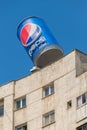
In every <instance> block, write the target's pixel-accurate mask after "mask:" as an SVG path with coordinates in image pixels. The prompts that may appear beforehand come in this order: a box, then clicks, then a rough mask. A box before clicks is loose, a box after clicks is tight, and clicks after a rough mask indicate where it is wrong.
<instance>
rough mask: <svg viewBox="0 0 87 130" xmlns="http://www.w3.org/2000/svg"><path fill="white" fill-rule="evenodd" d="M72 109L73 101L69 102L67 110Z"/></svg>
mask: <svg viewBox="0 0 87 130" xmlns="http://www.w3.org/2000/svg"><path fill="white" fill-rule="evenodd" d="M71 107H72V101H71V100H70V101H68V102H67V109H70V108H71Z"/></svg>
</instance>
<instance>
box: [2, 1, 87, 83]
mask: <svg viewBox="0 0 87 130" xmlns="http://www.w3.org/2000/svg"><path fill="white" fill-rule="evenodd" d="M29 16H38V17H41V18H43V19H44V20H45V22H46V23H47V25H48V27H49V28H50V30H51V32H52V33H53V35H54V36H55V37H56V39H57V40H58V43H59V44H60V45H61V46H62V48H63V50H64V55H66V54H67V53H69V52H70V51H72V50H73V49H79V50H81V51H83V52H84V53H87V0H1V1H0V85H1V84H5V83H7V82H9V81H12V80H17V79H20V78H22V77H24V76H26V75H29V74H30V69H31V68H32V66H33V63H32V61H31V60H30V58H29V56H28V55H27V53H26V52H25V50H24V48H23V47H22V46H21V44H20V41H19V40H18V38H17V36H16V33H17V26H18V24H19V23H20V21H22V20H23V19H24V18H26V17H29Z"/></svg>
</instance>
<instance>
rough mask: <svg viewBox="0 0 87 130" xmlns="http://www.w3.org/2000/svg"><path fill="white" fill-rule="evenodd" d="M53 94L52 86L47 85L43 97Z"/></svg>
mask: <svg viewBox="0 0 87 130" xmlns="http://www.w3.org/2000/svg"><path fill="white" fill-rule="evenodd" d="M53 93H54V85H53V84H52V85H49V86H47V87H45V88H44V89H43V97H47V96H49V95H51V94H53Z"/></svg>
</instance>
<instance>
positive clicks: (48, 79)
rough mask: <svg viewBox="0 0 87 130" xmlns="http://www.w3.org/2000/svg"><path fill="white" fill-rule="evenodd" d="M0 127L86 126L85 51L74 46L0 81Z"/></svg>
mask: <svg viewBox="0 0 87 130" xmlns="http://www.w3.org/2000/svg"><path fill="white" fill-rule="evenodd" d="M0 130H87V55H86V54H84V53H82V52H80V51H78V50H74V51H72V52H71V53H69V54H68V55H66V56H64V57H63V58H61V59H60V60H58V61H56V62H54V63H53V64H50V65H49V66H47V67H45V68H43V69H41V70H39V71H37V72H35V73H32V74H31V75H29V76H27V77H24V78H22V79H19V80H17V81H12V82H9V83H7V84H5V85H2V86H1V87H0Z"/></svg>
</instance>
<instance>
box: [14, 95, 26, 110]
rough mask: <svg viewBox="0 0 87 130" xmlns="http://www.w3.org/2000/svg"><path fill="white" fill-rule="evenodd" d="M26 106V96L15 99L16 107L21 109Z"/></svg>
mask: <svg viewBox="0 0 87 130" xmlns="http://www.w3.org/2000/svg"><path fill="white" fill-rule="evenodd" d="M24 107H26V97H23V98H20V99H18V100H17V101H16V109H17V110H18V109H21V108H24Z"/></svg>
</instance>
